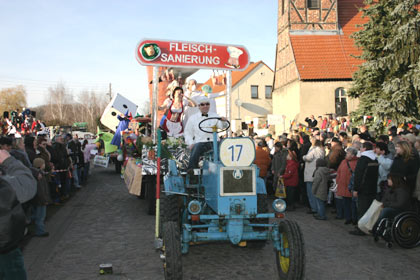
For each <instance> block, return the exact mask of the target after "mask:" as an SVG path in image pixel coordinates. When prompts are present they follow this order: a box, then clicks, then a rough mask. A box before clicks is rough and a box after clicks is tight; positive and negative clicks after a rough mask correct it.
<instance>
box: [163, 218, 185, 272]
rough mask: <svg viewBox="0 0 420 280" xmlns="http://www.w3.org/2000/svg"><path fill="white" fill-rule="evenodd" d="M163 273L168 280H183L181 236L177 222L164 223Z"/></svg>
mask: <svg viewBox="0 0 420 280" xmlns="http://www.w3.org/2000/svg"><path fill="white" fill-rule="evenodd" d="M162 253H163V271H164V274H165V279H166V280H181V279H182V255H181V235H180V230H179V226H178V224H177V223H176V222H164V223H163V248H162Z"/></svg>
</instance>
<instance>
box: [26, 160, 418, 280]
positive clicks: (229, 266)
mask: <svg viewBox="0 0 420 280" xmlns="http://www.w3.org/2000/svg"><path fill="white" fill-rule="evenodd" d="M330 216H331V215H330ZM287 217H288V218H289V219H294V220H297V221H298V222H299V225H300V226H301V229H302V232H303V236H304V238H305V243H306V260H307V264H306V279H310V280H312V279H313V280H316V279H322V280H324V279H357V280H362V279H419V278H420V266H419V264H420V248H417V249H412V250H406V249H401V248H399V247H398V246H397V245H395V246H394V247H393V248H392V249H387V248H385V246H384V243H383V242H382V243H381V242H380V243H377V244H375V243H374V242H373V240H372V238H369V237H357V236H351V235H349V234H348V233H347V231H348V230H350V229H352V228H351V226H346V225H344V224H343V223H342V221H336V220H333V219H329V220H328V221H317V220H314V219H313V218H312V217H311V216H310V215H307V214H306V213H305V211H304V209H302V208H300V209H298V210H297V211H295V212H290V213H287ZM47 230H48V231H49V232H50V237H48V238H43V239H42V238H32V239H31V240H30V242H29V244H28V245H27V246H26V247H25V249H24V257H25V265H26V268H27V271H28V276H29V279H30V280H56V279H57V280H64V279H72V280H82V279H83V280H84V279H86V280H89V279H104V280H107V279H133V280H137V279H153V280H154V279H163V273H162V264H161V262H160V260H159V255H158V253H156V252H155V251H154V249H153V240H154V217H152V216H147V215H146V214H145V204H144V201H143V200H139V199H137V198H136V197H135V196H132V195H129V194H128V192H127V189H126V188H125V185H124V183H123V181H122V180H121V179H120V178H119V176H117V175H116V174H115V173H114V172H113V171H112V170H111V169H107V170H105V169H98V168H95V169H93V172H92V176H91V178H90V183H89V185H88V186H87V187H85V188H84V189H82V190H81V191H79V192H78V193H77V194H76V195H75V196H74V197H73V198H72V199H71V200H70V201H69V202H67V203H66V204H65V205H64V206H63V207H62V208H61V209H59V211H58V212H57V213H56V214H55V215H54V216H53V217H52V218H51V219H50V220H49V221H47ZM274 260H275V257H274V253H273V251H272V246H271V245H270V244H268V245H267V246H266V247H265V248H264V249H262V250H255V249H249V248H236V247H233V246H231V245H229V244H207V245H200V246H193V247H191V249H190V252H189V254H188V255H186V256H184V257H183V270H184V279H186V280H189V279H190V280H199V279H241V280H242V279H252V280H255V279H259V280H262V279H277V278H276V268H275V262H274ZM101 263H112V265H113V269H114V273H113V274H112V275H103V276H101V275H99V264H101Z"/></svg>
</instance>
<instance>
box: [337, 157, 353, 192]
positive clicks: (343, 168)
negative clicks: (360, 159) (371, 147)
mask: <svg viewBox="0 0 420 280" xmlns="http://www.w3.org/2000/svg"><path fill="white" fill-rule="evenodd" d="M348 163H349V165H350V167H351V169H352V170H353V172H354V170H355V169H356V164H357V157H354V158H353V159H352V160H350V161H348ZM350 177H351V172H350V170H349V167H348V165H347V159H345V160H343V161H341V164H340V166H339V167H338V169H337V178H336V182H337V195H338V196H344V197H352V194H351V193H350V192H349V188H348V186H349V182H350Z"/></svg>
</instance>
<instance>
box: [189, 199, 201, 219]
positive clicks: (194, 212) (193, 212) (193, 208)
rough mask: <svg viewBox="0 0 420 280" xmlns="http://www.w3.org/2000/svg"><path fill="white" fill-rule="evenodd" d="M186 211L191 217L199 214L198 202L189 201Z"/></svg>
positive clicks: (199, 206)
mask: <svg viewBox="0 0 420 280" xmlns="http://www.w3.org/2000/svg"><path fill="white" fill-rule="evenodd" d="M188 211H189V212H190V213H191V215H198V214H200V212H201V203H200V202H199V201H198V200H191V201H190V203H188Z"/></svg>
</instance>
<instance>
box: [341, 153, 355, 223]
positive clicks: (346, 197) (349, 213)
mask: <svg viewBox="0 0 420 280" xmlns="http://www.w3.org/2000/svg"><path fill="white" fill-rule="evenodd" d="M357 152H358V151H357V150H356V149H354V148H351V147H350V148H348V149H347V153H346V158H345V159H344V160H343V161H342V162H341V164H340V166H339V167H338V170H337V177H336V182H337V193H336V194H337V196H341V197H342V198H343V210H344V219H345V222H344V224H346V225H348V224H350V223H353V224H356V223H357V208H356V207H355V205H354V206H353V207H352V203H354V204H355V202H353V199H352V197H353V195H352V193H351V192H350V191H349V183H350V178H351V175H352V174H353V172H354V170H355V169H356V164H357V160H358V158H357Z"/></svg>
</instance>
